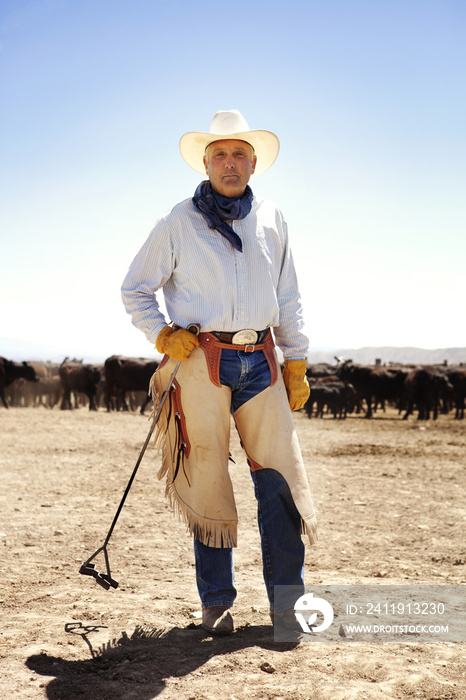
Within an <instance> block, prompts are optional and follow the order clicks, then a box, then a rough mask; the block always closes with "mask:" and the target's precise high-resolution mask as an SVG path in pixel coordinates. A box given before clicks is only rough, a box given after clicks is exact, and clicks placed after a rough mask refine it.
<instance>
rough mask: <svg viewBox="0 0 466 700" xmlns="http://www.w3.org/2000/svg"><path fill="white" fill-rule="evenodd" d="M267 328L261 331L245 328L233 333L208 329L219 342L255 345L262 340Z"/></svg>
mask: <svg viewBox="0 0 466 700" xmlns="http://www.w3.org/2000/svg"><path fill="white" fill-rule="evenodd" d="M268 331H269V328H265V329H264V330H263V331H255V330H252V329H249V328H246V329H244V330H241V331H236V332H235V333H227V332H224V331H210V333H212V335H215V337H216V338H218V339H219V340H220V342H221V343H227V344H228V345H256V344H257V343H260V342H262V341H263V340H264V338H265V337H266V335H267V333H268Z"/></svg>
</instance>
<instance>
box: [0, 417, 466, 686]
mask: <svg viewBox="0 0 466 700" xmlns="http://www.w3.org/2000/svg"><path fill="white" fill-rule="evenodd" d="M294 415H295V423H296V427H297V430H298V434H299V438H300V442H301V447H302V450H303V453H304V456H305V459H306V463H307V465H308V471H309V478H310V481H311V484H312V489H313V492H314V497H315V501H316V505H317V507H318V511H319V523H320V542H319V544H318V545H317V546H315V547H313V548H308V549H307V554H306V569H307V573H306V582H307V583H308V584H312V583H314V584H317V583H325V584H360V583H371V584H374V583H382V584H383V583H385V584H388V583H390V584H399V583H402V584H464V583H465V578H466V573H465V563H466V546H465V524H466V519H465V510H464V505H465V478H464V469H465V455H466V449H465V448H466V421H455V420H454V419H453V417H452V416H451V415H449V416H441V417H440V419H439V420H438V421H435V422H434V421H430V422H426V423H422V424H420V423H419V422H418V421H417V420H416V419H415V418H411V419H410V420H408V421H402V420H400V418H399V416H398V415H397V413H396V412H395V411H391V410H387V413H385V414H382V413H380V414H379V413H378V414H377V417H376V418H375V419H374V420H372V421H367V420H364V419H363V418H359V417H356V416H352V417H351V418H348V419H347V420H346V421H334V420H333V419H331V418H328V419H324V420H314V419H313V420H308V419H307V417H306V416H305V415H304V414H303V413H299V414H294ZM149 425H150V424H149V423H148V420H147V417H145V418H144V417H141V416H140V415H138V414H123V413H113V414H107V413H106V412H104V411H102V410H100V411H99V412H98V413H90V412H89V411H88V410H87V409H85V408H80V409H78V410H74V411H59V410H58V409H54V410H53V411H49V410H47V409H45V408H39V409H19V408H17V409H9V410H8V411H7V410H5V409H1V422H0V426H1V427H0V435H1V451H0V460H1V477H2V480H1V493H0V535H1V536H0V548H1V549H0V551H1V555H2V556H1V565H0V610H1V626H0V697H1V698H2V700H3V699H4V700H13V699H14V700H20V699H23V698H51V699H53V700H74V699H78V698H79V699H82V698H84V699H88V698H89V699H92V700H94V699H95V698H98V699H99V700H106V699H108V700H110V699H111V700H123V699H124V700H133V699H134V700H149V699H150V698H161V699H175V698H176V699H177V700H178V699H181V700H191V699H192V700H210V699H212V700H219V699H220V700H233V699H235V698H236V700H246V698H248V699H249V698H251V699H261V700H262V699H263V700H268V699H271V698H275V699H276V700H278V699H279V698H283V699H286V700H305V699H311V698H312V700H353V699H357V700H359V699H361V700H372V699H377V700H378V699H380V698H383V699H385V698H389V699H392V698H393V699H395V698H424V699H426V700H427V699H428V700H457V699H460V698H465V697H466V691H465V689H466V676H465V672H466V645H465V644H460V643H445V642H443V643H428V644H419V643H416V641H415V640H413V641H410V642H403V643H361V642H353V643H345V642H343V641H342V642H341V643H313V644H309V643H307V644H306V643H304V644H300V645H298V646H293V645H286V644H285V645H279V644H277V643H274V640H273V628H272V626H271V624H270V621H269V617H268V605H267V599H266V595H265V588H264V585H263V581H262V574H261V560H260V543H259V538H258V534H257V527H256V514H255V502H254V496H253V492H252V482H251V480H250V477H249V473H248V468H247V465H246V462H245V459H244V457H243V454H242V451H241V448H240V447H239V444H238V441H237V439H236V436H234V437H233V445H232V453H233V457H234V459H235V461H236V465H232V473H233V479H234V484H235V491H236V494H237V502H238V510H239V513H240V529H239V546H238V549H237V550H236V582H237V588H238V597H237V600H236V603H235V607H234V609H233V612H234V618H235V624H236V631H235V634H234V635H233V636H232V637H228V638H212V637H210V636H208V635H207V634H206V633H204V632H203V631H202V629H201V628H200V626H199V625H200V623H199V617H198V610H199V604H198V598H197V591H196V587H195V580H194V568H193V556H192V545H191V541H190V538H189V537H188V536H187V535H186V533H185V528H184V526H183V525H182V524H181V523H180V522H178V520H177V519H176V518H175V517H174V516H173V515H172V514H171V512H170V510H169V508H168V506H167V504H166V502H165V500H164V496H163V490H164V489H163V486H162V484H161V483H160V482H158V481H157V479H156V472H157V469H158V464H159V458H158V456H157V453H156V451H155V449H154V448H152V447H150V448H149V450H148V452H147V453H146V456H145V457H144V460H143V462H142V465H141V467H140V470H139V473H138V475H137V477H136V480H135V482H134V485H133V487H132V489H131V492H130V494H129V497H128V500H127V503H126V505H125V506H124V508H123V511H122V513H121V516H120V519H119V521H118V523H117V526H116V528H115V532H114V534H113V536H112V538H111V540H110V544H109V556H110V563H111V567H112V574H113V575H114V577H115V578H116V579H117V580H118V581H119V583H120V585H119V588H118V589H117V590H114V589H110V590H109V591H105V590H104V589H103V588H101V587H100V586H98V585H97V584H96V582H95V581H94V579H93V578H92V577H88V576H81V575H80V574H79V573H78V569H79V566H80V563H81V561H82V560H84V559H87V558H88V557H89V556H90V555H91V554H92V553H93V552H94V551H95V550H96V549H97V548H98V547H99V546H100V545H101V544H102V543H103V541H104V539H105V536H106V534H107V531H108V529H109V527H110V524H111V522H112V519H113V516H114V514H115V511H116V508H117V506H118V504H119V502H120V499H121V496H122V494H123V491H124V489H125V486H126V483H127V481H128V478H129V476H130V474H131V472H132V469H133V467H134V464H135V462H136V459H137V456H138V454H139V451H140V448H141V446H142V444H143V442H144V439H145V437H146V434H147V432H148V429H149ZM96 562H97V563H98V564H99V566H98V568H99V569H103V568H104V564H103V557H102V555H99V557H98V558H97V559H96Z"/></svg>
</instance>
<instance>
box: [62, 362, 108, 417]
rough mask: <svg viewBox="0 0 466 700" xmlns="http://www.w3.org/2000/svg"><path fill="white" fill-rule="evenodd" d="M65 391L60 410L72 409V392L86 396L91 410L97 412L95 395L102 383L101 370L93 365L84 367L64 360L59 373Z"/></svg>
mask: <svg viewBox="0 0 466 700" xmlns="http://www.w3.org/2000/svg"><path fill="white" fill-rule="evenodd" d="M58 374H59V376H60V381H61V385H62V389H63V398H62V401H61V406H60V408H61V409H62V410H66V409H71V408H72V404H71V392H73V393H74V394H85V395H86V396H87V398H88V399H89V410H90V411H97V404H96V401H95V395H96V393H97V388H98V386H99V382H100V370H99V369H98V368H97V367H94V366H93V365H83V364H81V363H80V362H69V361H68V360H67V359H65V360H63V362H62V363H61V365H60V369H59V371H58Z"/></svg>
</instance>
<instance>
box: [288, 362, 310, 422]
mask: <svg viewBox="0 0 466 700" xmlns="http://www.w3.org/2000/svg"><path fill="white" fill-rule="evenodd" d="M283 381H284V382H285V386H286V392H287V394H288V401H289V403H290V408H291V410H292V411H298V410H299V409H300V408H302V407H303V406H304V404H305V403H306V401H307V400H308V398H309V394H310V393H311V390H310V388H309V382H308V381H307V377H306V360H287V361H286V362H284V369H283Z"/></svg>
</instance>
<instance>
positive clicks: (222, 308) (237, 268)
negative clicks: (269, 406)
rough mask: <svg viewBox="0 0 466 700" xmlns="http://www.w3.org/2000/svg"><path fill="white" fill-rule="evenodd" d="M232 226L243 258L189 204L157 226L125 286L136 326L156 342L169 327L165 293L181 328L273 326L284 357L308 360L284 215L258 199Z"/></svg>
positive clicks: (128, 308)
mask: <svg viewBox="0 0 466 700" xmlns="http://www.w3.org/2000/svg"><path fill="white" fill-rule="evenodd" d="M230 224H231V226H232V228H233V229H234V231H235V232H236V233H237V234H238V235H239V236H240V237H241V240H242V242H243V252H242V253H240V252H238V251H237V250H235V249H234V248H233V246H232V245H231V243H229V242H228V241H227V240H226V239H225V238H224V237H223V236H222V235H221V234H220V233H218V231H215V230H211V229H209V228H208V227H207V224H206V221H205V219H204V217H203V216H202V214H201V213H200V212H199V211H198V210H197V209H196V208H195V207H194V205H193V203H192V200H191V199H186V200H184V201H183V202H180V203H179V204H177V205H176V206H175V207H173V209H171V210H170V211H169V212H168V213H167V214H165V215H164V216H163V217H162V218H161V219H159V220H158V221H157V223H156V224H155V226H154V228H153V230H152V232H151V233H150V235H149V237H148V239H147V241H146V242H145V244H144V245H143V247H142V248H141V250H140V251H139V253H138V254H137V255H136V257H135V259H134V260H133V262H132V263H131V266H130V268H129V271H128V274H127V275H126V277H125V279H124V282H123V285H122V290H121V291H122V299H123V303H124V305H125V308H126V311H127V312H128V313H129V314H130V315H131V317H132V322H133V324H134V325H135V326H136V327H137V328H139V329H140V330H141V331H143V332H144V333H145V335H146V337H147V339H148V340H149V341H150V342H152V343H154V344H155V341H156V338H157V335H158V334H159V333H160V331H161V330H162V328H163V327H164V326H166V325H167V321H166V320H165V318H164V315H163V313H162V312H161V310H160V307H159V303H158V301H157V292H158V291H159V290H163V294H164V299H165V304H166V308H167V312H168V314H169V316H170V320H171V321H173V322H174V323H175V324H177V325H178V326H182V327H183V328H185V327H186V326H188V325H189V324H190V323H192V322H197V323H200V324H201V330H202V331H227V332H234V331H238V330H241V329H243V328H252V329H254V330H262V329H264V328H267V327H269V326H271V327H273V332H274V336H275V342H276V344H277V345H278V347H279V348H280V349H281V350H282V352H283V356H284V359H285V360H302V359H305V357H306V353H307V350H308V339H307V337H306V336H305V335H304V334H303V332H302V327H303V320H302V309H301V299H300V295H299V291H298V284H297V279H296V272H295V268H294V263H293V257H292V254H291V250H290V247H289V241H288V229H287V225H286V222H285V220H284V219H283V216H282V213H281V212H280V210H279V209H278V208H277V207H276V206H275V204H273V202H271V201H269V200H267V199H257V198H256V197H254V199H253V202H252V209H251V212H250V213H249V214H248V216H246V218H244V219H237V220H235V221H233V222H230Z"/></svg>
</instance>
